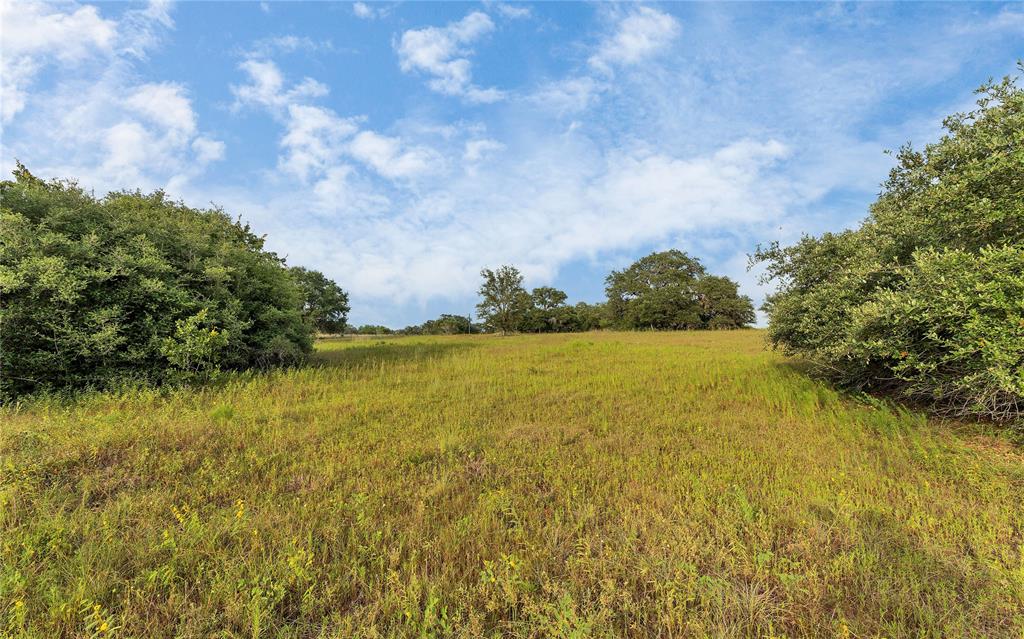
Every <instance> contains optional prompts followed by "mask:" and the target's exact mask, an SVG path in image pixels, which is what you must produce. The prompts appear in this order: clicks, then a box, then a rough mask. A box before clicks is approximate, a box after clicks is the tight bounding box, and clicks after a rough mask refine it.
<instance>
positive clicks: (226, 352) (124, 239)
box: [0, 165, 312, 399]
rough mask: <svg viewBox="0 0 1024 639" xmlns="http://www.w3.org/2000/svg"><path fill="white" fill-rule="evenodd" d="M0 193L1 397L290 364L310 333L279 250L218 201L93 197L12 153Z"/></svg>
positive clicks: (304, 350)
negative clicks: (204, 336)
mask: <svg viewBox="0 0 1024 639" xmlns="http://www.w3.org/2000/svg"><path fill="white" fill-rule="evenodd" d="M0 198H2V206H0V295H2V298H3V300H2V302H3V303H2V306H0V367H2V371H3V374H2V375H0V397H2V398H8V399H9V398H12V397H16V396H19V395H22V394H25V393H30V392H36V391H47V390H64V389H78V388H87V387H93V388H107V387H112V386H116V385H120V384H124V383H127V382H132V383H134V382H140V381H141V382H161V381H164V380H165V379H167V377H168V375H169V374H172V372H173V371H177V372H174V373H173V374H174V375H178V372H181V371H191V372H192V373H195V372H197V371H198V370H214V369H216V368H218V367H220V368H225V369H232V368H245V367H249V366H265V365H271V364H281V363H291V362H295V361H297V360H298V359H300V358H301V357H302V356H303V355H304V354H305V353H307V352H308V351H309V350H310V348H311V346H312V340H311V335H310V330H309V328H308V327H307V325H306V324H304V323H303V321H302V316H301V312H300V295H299V291H298V289H297V288H296V286H295V284H294V282H293V281H292V278H291V277H290V276H289V274H288V271H287V270H286V269H285V268H284V266H283V263H282V261H281V259H280V258H278V257H277V256H276V255H274V254H273V253H270V252H268V251H265V250H264V249H263V239H262V238H260V237H258V236H256V235H254V234H253V233H252V232H251V231H250V230H249V227H248V226H246V225H243V224H241V223H238V222H232V221H231V219H230V218H228V216H227V215H225V214H224V213H223V212H222V211H219V210H196V209H191V208H188V207H186V206H184V205H182V204H180V203H176V202H172V201H170V200H168V199H167V198H166V197H165V196H164V194H163V193H162V192H160V191H157V192H154V193H151V194H148V195H147V194H142V193H139V192H127V191H126V192H116V193H110V194H109V195H107V196H106V197H104V198H102V199H98V198H95V197H94V196H92V195H91V194H89V193H88V192H86V191H84V190H83V189H81V188H79V187H78V186H77V185H76V184H74V183H73V182H69V181H57V180H54V181H43V180H40V179H38V178H36V177H34V176H32V175H31V174H30V173H29V172H28V171H27V170H25V168H24V167H21V166H20V165H19V168H18V170H17V171H15V179H14V180H13V181H3V182H0ZM200 316H201V319H199V317H200ZM189 318H192V319H189ZM193 320H194V325H193V323H191V322H193ZM179 322H185V323H184V324H179ZM200 327H202V330H216V331H217V337H216V339H211V340H209V341H208V343H206V344H203V343H202V341H203V340H201V339H198V337H197V336H198V333H197V331H200ZM182 331H184V332H182ZM168 340H170V341H168ZM196 367H198V368H196Z"/></svg>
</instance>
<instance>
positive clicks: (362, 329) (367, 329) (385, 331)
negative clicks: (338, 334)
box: [345, 324, 395, 335]
mask: <svg viewBox="0 0 1024 639" xmlns="http://www.w3.org/2000/svg"><path fill="white" fill-rule="evenodd" d="M345 332H347V333H352V334H353V335H391V334H392V333H394V332H395V331H393V330H391V329H390V328H388V327H387V326H381V325H378V324H363V325H362V326H359V327H352V326H349V327H348V328H347V330H346V331H345Z"/></svg>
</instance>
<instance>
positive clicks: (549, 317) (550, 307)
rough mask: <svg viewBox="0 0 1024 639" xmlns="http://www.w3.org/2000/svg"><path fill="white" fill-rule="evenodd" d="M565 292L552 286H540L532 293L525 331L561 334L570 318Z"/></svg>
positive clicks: (525, 320)
mask: <svg viewBox="0 0 1024 639" xmlns="http://www.w3.org/2000/svg"><path fill="white" fill-rule="evenodd" d="M567 297H568V296H567V295H566V294H565V292H564V291H560V290H558V289H557V288H553V287H551V286H540V287H538V288H535V289H533V291H532V292H531V293H530V309H529V311H528V312H527V314H526V317H525V319H524V322H523V327H522V329H523V330H526V331H531V332H535V333H541V332H559V331H562V330H567V329H566V328H564V327H565V325H566V323H567V320H568V317H567V316H566V312H565V311H566V310H567V308H568V307H567V306H566V305H565V300H566V298H567Z"/></svg>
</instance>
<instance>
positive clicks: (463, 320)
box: [419, 314, 479, 335]
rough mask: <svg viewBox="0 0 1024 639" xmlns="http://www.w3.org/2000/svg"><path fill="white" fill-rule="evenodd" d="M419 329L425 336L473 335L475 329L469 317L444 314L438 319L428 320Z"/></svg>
mask: <svg viewBox="0 0 1024 639" xmlns="http://www.w3.org/2000/svg"><path fill="white" fill-rule="evenodd" d="M419 328H420V332H421V333H422V334H424V335H459V334H467V333H472V332H473V328H474V327H473V323H472V321H471V320H470V319H469V318H468V317H465V316H463V315H448V314H442V315H441V316H440V317H438V318H437V319H433V320H427V321H426V322H424V323H423V324H422V326H420V327H419ZM478 332H479V331H478Z"/></svg>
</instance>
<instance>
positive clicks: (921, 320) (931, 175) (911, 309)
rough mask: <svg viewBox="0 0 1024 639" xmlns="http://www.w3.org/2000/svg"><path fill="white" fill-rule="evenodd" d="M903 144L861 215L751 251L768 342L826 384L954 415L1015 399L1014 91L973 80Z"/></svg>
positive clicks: (1019, 304)
mask: <svg viewBox="0 0 1024 639" xmlns="http://www.w3.org/2000/svg"><path fill="white" fill-rule="evenodd" d="M978 93H979V95H980V99H979V100H978V108H977V109H976V110H975V111H972V112H970V113H963V114H956V115H953V116H951V117H949V118H947V119H946V121H945V127H946V129H947V134H946V135H944V136H943V138H942V139H941V140H940V141H939V142H938V143H936V144H932V145H929V146H927V147H926V148H925V149H924V151H923V152H917V151H914V150H913V149H911V148H910V147H905V148H903V149H901V150H900V152H899V154H898V162H897V166H896V167H895V168H894V169H893V170H892V172H891V173H890V176H889V179H888V181H887V182H886V183H885V184H884V187H883V192H882V194H881V195H880V197H879V198H878V200H877V201H876V202H875V203H874V204H873V205H872V207H871V212H870V215H869V217H868V218H867V220H866V221H865V222H864V223H863V224H862V226H861V227H860V228H859V229H857V230H855V231H846V232H843V233H838V234H825V235H824V236H822V237H820V238H813V237H805V238H803V239H802V240H801V241H800V242H799V243H797V244H796V245H794V246H790V247H780V246H778V245H777V244H775V245H772V246H769V247H767V248H764V249H761V250H759V251H758V253H757V255H756V256H755V258H754V259H755V261H764V262H766V263H767V267H768V270H767V274H768V275H767V279H768V280H776V281H777V282H778V283H779V284H780V287H779V289H778V292H776V293H775V294H774V295H771V296H770V297H769V298H768V300H767V303H766V304H765V310H766V311H767V312H768V315H769V321H770V324H769V335H770V339H771V341H772V342H773V343H774V344H775V345H777V346H779V347H781V348H783V349H784V350H785V351H786V352H789V353H792V354H798V355H801V356H804V357H806V358H807V359H808V360H809V361H810V362H812V363H813V364H814V365H816V367H817V368H818V370H819V371H821V372H823V373H825V374H827V375H828V376H829V377H831V378H832V379H834V380H836V381H837V382H839V383H841V384H844V385H848V386H851V387H854V388H858V389H863V390H877V391H890V392H894V393H897V394H898V395H901V396H904V397H907V398H910V399H914V400H919V401H924V402H927V403H928V404H930V405H932V406H933V407H934V408H935V409H937V410H939V411H942V412H946V413H950V414H955V415H961V416H966V415H975V416H987V417H991V418H995V419H1000V420H1019V419H1020V418H1021V414H1022V413H1021V409H1022V407H1024V280H1022V277H1024V276H1022V273H1024V92H1022V91H1021V89H1020V88H1018V87H1017V86H1016V85H1015V84H1014V81H1013V80H1012V79H1009V78H1007V79H1005V80H1003V81H1002V82H999V83H988V84H986V85H985V86H983V87H982V88H981V89H979V91H978Z"/></svg>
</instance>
